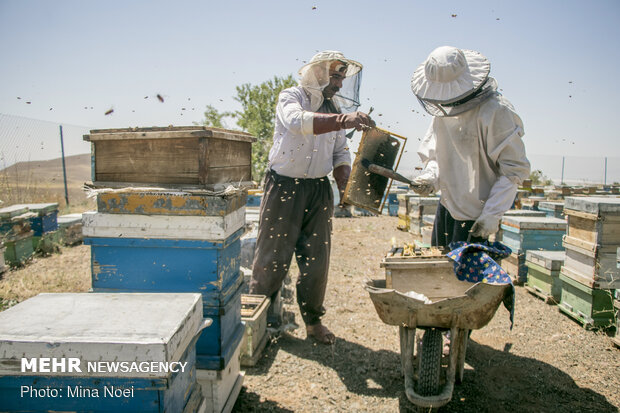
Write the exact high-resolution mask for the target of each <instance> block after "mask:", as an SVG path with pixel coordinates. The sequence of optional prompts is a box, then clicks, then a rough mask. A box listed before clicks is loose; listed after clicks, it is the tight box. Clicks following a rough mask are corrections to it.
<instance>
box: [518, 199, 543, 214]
mask: <svg viewBox="0 0 620 413" xmlns="http://www.w3.org/2000/svg"><path fill="white" fill-rule="evenodd" d="M545 200H546V198H545V197H544V196H530V197H529V198H523V199H522V200H521V208H522V209H529V210H531V211H538V204H539V203H540V202H541V201H542V202H544V201H545Z"/></svg>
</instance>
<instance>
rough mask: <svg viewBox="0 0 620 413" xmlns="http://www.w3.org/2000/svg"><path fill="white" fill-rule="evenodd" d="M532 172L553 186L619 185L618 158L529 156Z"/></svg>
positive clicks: (619, 167)
mask: <svg viewBox="0 0 620 413" xmlns="http://www.w3.org/2000/svg"><path fill="white" fill-rule="evenodd" d="M528 159H529V160H530V163H531V164H532V170H533V171H534V170H540V171H541V172H542V174H543V175H544V176H545V177H547V178H548V179H550V180H552V181H553V183H554V184H561V183H564V184H566V185H584V186H587V185H613V184H616V185H617V184H618V183H620V157H604V156H600V157H596V156H563V155H530V154H528Z"/></svg>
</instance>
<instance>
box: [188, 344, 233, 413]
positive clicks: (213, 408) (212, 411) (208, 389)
mask: <svg viewBox="0 0 620 413" xmlns="http://www.w3.org/2000/svg"><path fill="white" fill-rule="evenodd" d="M240 350H241V344H240V343H239V345H238V346H237V348H236V349H235V352H234V353H233V356H232V357H231V358H230V360H229V361H228V363H227V364H226V366H225V367H224V368H223V369H219V370H207V369H197V370H196V380H197V382H198V384H199V385H200V387H201V392H202V395H203V398H204V401H203V403H202V406H201V408H200V410H198V411H199V412H204V413H229V412H230V411H231V410H232V408H233V406H234V405H235V402H236V400H237V397H238V396H239V392H240V391H241V386H242V385H243V379H244V377H245V373H244V372H242V371H241V370H240V369H241V368H240V365H239V358H240Z"/></svg>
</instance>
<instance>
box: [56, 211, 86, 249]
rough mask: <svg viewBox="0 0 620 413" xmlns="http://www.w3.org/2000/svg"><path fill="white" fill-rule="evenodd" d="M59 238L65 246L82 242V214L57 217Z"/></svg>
mask: <svg viewBox="0 0 620 413" xmlns="http://www.w3.org/2000/svg"><path fill="white" fill-rule="evenodd" d="M58 230H59V231H60V238H61V240H62V243H63V244H65V245H74V244H77V243H79V242H82V240H83V239H84V235H83V234H82V214H81V213H78V214H67V215H60V216H59V217H58Z"/></svg>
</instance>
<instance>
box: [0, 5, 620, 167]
mask: <svg viewBox="0 0 620 413" xmlns="http://www.w3.org/2000/svg"><path fill="white" fill-rule="evenodd" d="M619 21H620V1H617V0H609V1H602V0H601V1H599V0H592V1H566V0H562V1H559V0H558V1H544V0H536V1H530V0H521V1H498V0H495V1H490V0H489V1H486V0H480V1H441V2H438V1H423V2H422V1H413V0H408V1H364V0H355V1H348V0H339V1H327V0H316V1H305V0H295V1H291V0H278V1H267V0H266V1H255V0H252V1H250V0H248V1H245V0H229V1H217V2H216V1H206V0H203V1H183V0H180V1H141V0H135V1H117V0H107V1H97V2H95V1H82V0H75V1H63V0H57V1H52V0H45V1H29V0H0V56H1V58H0V59H1V62H2V63H1V64H0V114H5V115H11V116H17V117H24V118H29V119H41V120H45V121H50V122H55V123H62V124H68V125H79V126H84V127H85V128H86V129H88V128H92V129H95V128H97V129H99V128H112V127H130V126H167V125H171V124H172V125H176V126H181V125H191V124H192V122H194V121H199V120H200V119H201V118H202V112H203V110H204V107H205V106H206V105H208V104H211V105H214V106H215V107H216V108H218V109H220V110H235V109H239V108H240V106H239V105H238V103H237V102H236V101H234V99H233V96H234V95H235V94H236V91H235V86H238V85H240V84H243V83H252V84H258V83H260V82H262V81H264V80H267V79H269V78H271V77H273V76H274V75H277V76H286V75H288V74H294V75H296V73H297V70H298V69H299V67H300V66H301V65H302V64H303V61H304V60H306V61H307V60H309V59H310V58H311V57H312V55H313V54H315V53H316V52H317V51H319V50H326V49H332V50H340V51H342V52H343V53H344V54H345V56H347V57H350V58H352V59H355V60H357V61H359V62H361V63H362V64H363V65H364V73H363V81H362V89H361V95H362V106H361V108H360V110H364V111H367V110H368V108H369V107H370V106H373V107H374V108H375V111H374V112H373V117H374V119H375V120H376V121H377V123H378V124H379V125H380V126H382V127H384V128H386V129H388V130H391V131H393V132H394V133H398V134H400V135H404V136H406V137H407V138H409V142H408V144H407V147H406V149H407V151H408V154H407V156H406V157H405V159H404V163H403V165H402V168H403V169H404V170H408V169H410V168H409V166H411V165H413V164H414V163H416V162H417V159H416V157H415V156H414V154H415V150H416V148H417V144H418V138H420V137H422V136H423V134H424V132H425V130H426V128H427V126H428V123H429V120H430V117H429V115H426V114H424V112H423V110H422V108H421V107H420V105H419V104H418V102H417V101H416V99H415V97H414V96H413V94H412V92H411V89H410V86H409V85H410V79H411V75H412V73H413V71H414V69H415V68H416V67H417V66H418V65H419V64H420V63H421V62H422V61H423V60H424V59H425V58H426V56H427V55H428V54H429V52H430V51H432V50H433V49H434V48H435V47H438V46H442V45H453V46H457V47H460V48H468V49H474V50H478V51H480V52H481V53H483V54H484V55H486V56H487V57H488V59H489V60H490V62H491V75H492V76H493V77H495V78H496V79H497V80H498V83H499V87H500V89H501V90H502V93H504V95H505V96H506V97H507V98H508V99H509V100H510V101H511V102H512V103H513V104H514V106H515V108H516V109H517V111H518V113H519V114H520V115H521V117H522V118H523V121H524V125H525V132H526V134H525V137H524V141H525V144H526V148H527V152H528V155H532V157H533V158H535V157H536V156H537V155H541V156H542V155H544V156H555V157H557V156H562V155H566V156H573V157H604V156H608V157H618V156H620V143H619V141H618V126H617V125H616V124H615V120H616V119H618V114H617V112H618V107H617V105H616V101H617V100H618V98H619V96H620V86H619V85H620V70H619V68H620V46H619V39H620V24H619V23H618V22H619ZM157 94H160V95H161V96H162V97H163V98H164V102H163V103H161V102H160V101H159V100H158V99H157V98H156V96H157ZM27 102H31V103H30V104H28V103H27ZM91 108H92V109H91ZM183 108H185V110H183ZM109 109H113V110H114V112H113V113H112V114H110V115H105V113H106V111H108V110H109ZM229 123H230V122H229ZM0 126H1V125H0ZM229 126H234V125H232V124H229ZM356 135H359V134H356ZM0 139H5V144H6V140H7V138H3V135H2V134H1V133H0ZM66 144H67V145H68V146H70V147H74V148H79V149H76V150H78V151H79V152H87V151H88V146H85V144H84V143H82V142H81V141H80V139H75V138H70V139H68V142H66ZM1 146H2V142H0V147H1ZM81 148H85V150H82V149H81ZM619 162H620V161H619V160H618V159H616V163H619ZM543 166H544V165H543ZM543 170H544V168H543ZM619 178H620V177H619Z"/></svg>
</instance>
